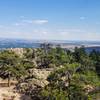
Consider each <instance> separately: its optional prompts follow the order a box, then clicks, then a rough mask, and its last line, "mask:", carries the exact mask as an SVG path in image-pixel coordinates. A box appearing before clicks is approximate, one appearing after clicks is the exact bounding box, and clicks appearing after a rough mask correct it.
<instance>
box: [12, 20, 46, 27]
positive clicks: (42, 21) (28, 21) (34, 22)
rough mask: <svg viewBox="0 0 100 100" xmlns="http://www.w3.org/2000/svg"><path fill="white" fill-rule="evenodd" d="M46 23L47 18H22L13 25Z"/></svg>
mask: <svg viewBox="0 0 100 100" xmlns="http://www.w3.org/2000/svg"><path fill="white" fill-rule="evenodd" d="M46 23H48V20H22V21H21V22H17V23H15V24H13V25H15V26H24V25H28V24H34V25H35V24H37V25H42V24H46Z"/></svg>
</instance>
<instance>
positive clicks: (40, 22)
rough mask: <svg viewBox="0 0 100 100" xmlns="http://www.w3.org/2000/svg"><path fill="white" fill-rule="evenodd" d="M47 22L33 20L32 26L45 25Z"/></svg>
mask: <svg viewBox="0 0 100 100" xmlns="http://www.w3.org/2000/svg"><path fill="white" fill-rule="evenodd" d="M46 23H48V20H33V24H46Z"/></svg>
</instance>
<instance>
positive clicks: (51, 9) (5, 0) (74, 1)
mask: <svg viewBox="0 0 100 100" xmlns="http://www.w3.org/2000/svg"><path fill="white" fill-rule="evenodd" d="M0 37H3V38H23V39H45V40H100V0H0Z"/></svg>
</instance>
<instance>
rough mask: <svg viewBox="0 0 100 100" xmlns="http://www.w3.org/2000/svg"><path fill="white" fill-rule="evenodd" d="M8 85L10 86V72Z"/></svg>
mask: <svg viewBox="0 0 100 100" xmlns="http://www.w3.org/2000/svg"><path fill="white" fill-rule="evenodd" d="M8 87H10V73H9V74H8Z"/></svg>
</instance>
